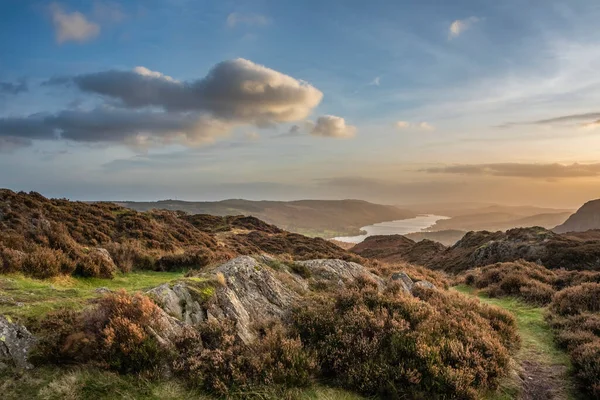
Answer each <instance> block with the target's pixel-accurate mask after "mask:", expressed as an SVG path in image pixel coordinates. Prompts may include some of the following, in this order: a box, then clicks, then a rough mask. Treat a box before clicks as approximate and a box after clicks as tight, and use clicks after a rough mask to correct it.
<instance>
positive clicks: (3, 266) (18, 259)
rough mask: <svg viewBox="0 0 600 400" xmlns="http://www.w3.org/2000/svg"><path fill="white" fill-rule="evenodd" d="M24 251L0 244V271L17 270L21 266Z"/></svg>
mask: <svg viewBox="0 0 600 400" xmlns="http://www.w3.org/2000/svg"><path fill="white" fill-rule="evenodd" d="M24 258H25V253H23V252H22V251H19V250H14V249H10V248H7V247H1V246H0V272H1V273H3V274H7V273H11V272H19V271H21V270H22V268H23V259H24Z"/></svg>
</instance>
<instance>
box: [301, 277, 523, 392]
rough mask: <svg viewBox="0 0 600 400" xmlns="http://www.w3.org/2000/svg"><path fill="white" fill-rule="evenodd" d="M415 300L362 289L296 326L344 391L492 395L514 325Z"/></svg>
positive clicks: (324, 301)
mask: <svg viewBox="0 0 600 400" xmlns="http://www.w3.org/2000/svg"><path fill="white" fill-rule="evenodd" d="M417 295H418V296H420V297H422V298H423V300H421V299H419V298H415V297H412V296H409V295H406V294H403V293H398V294H396V295H393V294H392V293H385V294H383V293H380V292H379V291H378V290H377V287H376V285H374V284H371V283H369V282H367V281H360V282H358V283H357V284H356V285H355V286H353V287H350V288H348V289H347V290H344V291H342V292H340V293H338V294H336V295H335V296H334V298H333V299H329V298H327V297H323V298H320V299H315V300H311V301H310V302H307V303H305V304H303V305H302V306H300V307H299V308H298V309H296V311H295V312H294V314H293V316H292V319H293V323H294V327H295V329H296V330H297V332H298V333H299V335H300V337H301V339H302V341H303V343H304V344H305V346H308V347H309V348H310V349H313V350H314V351H315V352H316V354H317V359H318V362H319V366H320V368H321V371H322V374H323V375H324V377H325V378H328V379H331V380H333V381H334V382H335V383H337V384H339V385H341V386H343V387H345V388H349V389H354V390H357V391H359V392H362V393H366V394H379V395H381V396H382V397H384V398H399V397H403V396H407V397H418V396H420V395H426V394H427V395H430V396H434V397H435V396H446V397H455V398H456V397H458V398H477V397H478V395H479V394H480V392H481V391H482V390H485V389H488V388H492V387H494V386H495V385H496V384H497V379H498V378H499V377H500V376H501V375H502V374H504V372H505V370H506V367H507V365H508V362H509V359H510V357H509V352H508V349H507V348H506V347H505V346H504V345H503V343H506V344H508V343H511V341H512V343H514V338H516V327H515V321H514V319H512V318H511V317H510V316H509V315H508V314H506V313H502V312H499V311H498V310H495V309H494V310H492V309H489V308H488V307H485V306H482V305H481V304H479V303H478V302H473V301H470V300H467V299H464V298H463V297H461V295H459V294H456V295H452V294H449V293H445V292H441V291H436V290H430V289H418V290H417ZM457 299H460V300H459V301H458V302H457V301H456V300H457ZM486 314H494V315H495V317H496V321H494V322H492V321H490V320H488V319H487V318H486V317H485V316H484V315H486ZM503 323H504V324H506V326H505V327H503V328H500V325H502V324H503ZM493 324H497V325H498V326H497V327H496V328H495V327H494V326H492V325H493Z"/></svg>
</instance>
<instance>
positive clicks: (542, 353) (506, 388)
mask: <svg viewBox="0 0 600 400" xmlns="http://www.w3.org/2000/svg"><path fill="white" fill-rule="evenodd" d="M455 289H456V290H458V291H460V292H462V293H464V294H468V295H471V296H476V297H477V298H479V300H480V301H482V302H484V303H487V304H491V305H495V306H499V307H501V308H504V309H505V310H507V311H509V312H510V313H512V314H513V315H514V316H515V318H516V320H517V327H518V329H519V335H520V336H521V340H522V343H521V348H520V350H519V351H518V352H517V354H515V356H514V358H515V361H516V363H517V365H516V366H515V367H516V368H515V369H516V373H513V374H512V375H510V376H509V377H508V378H506V380H505V381H504V382H502V383H501V385H500V388H499V390H498V392H496V393H494V394H492V395H490V396H489V397H488V399H489V400H504V399H521V400H572V399H577V398H578V397H576V395H575V389H574V384H573V381H572V378H571V376H570V375H569V368H570V361H569V358H568V355H567V354H566V353H565V352H564V351H562V350H561V349H559V348H558V347H557V346H556V345H555V343H554V338H553V333H552V330H551V329H550V327H549V326H548V324H547V323H546V321H545V320H544V314H545V311H546V309H545V308H542V307H536V306H531V305H528V304H525V303H523V302H521V301H519V300H517V299H513V298H500V299H498V298H488V297H486V296H485V295H483V294H480V293H477V292H476V291H475V290H474V289H472V288H469V287H466V286H457V287H455Z"/></svg>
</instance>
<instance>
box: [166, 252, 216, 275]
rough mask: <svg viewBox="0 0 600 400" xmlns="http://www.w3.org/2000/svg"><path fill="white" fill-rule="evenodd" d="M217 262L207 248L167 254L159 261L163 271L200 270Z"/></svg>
mask: <svg viewBox="0 0 600 400" xmlns="http://www.w3.org/2000/svg"><path fill="white" fill-rule="evenodd" d="M213 261H215V256H214V253H213V252H212V251H211V250H210V249H208V248H206V247H198V248H194V249H188V250H186V251H185V252H183V253H175V254H167V255H165V256H162V257H161V258H160V259H159V260H158V268H159V269H160V270H161V271H177V270H183V269H200V268H202V267H205V266H207V265H209V264H210V263H211V262H213Z"/></svg>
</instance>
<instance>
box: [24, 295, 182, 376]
mask: <svg viewBox="0 0 600 400" xmlns="http://www.w3.org/2000/svg"><path fill="white" fill-rule="evenodd" d="M160 315H161V311H160V309H159V308H158V306H157V305H156V304H154V303H153V302H152V300H150V298H148V297H147V296H144V295H142V294H140V293H137V294H134V295H129V294H127V293H126V292H125V291H120V292H117V293H110V294H108V295H106V296H104V297H103V298H101V299H100V300H99V302H98V304H97V305H96V307H94V308H92V309H87V310H85V311H83V312H82V313H74V312H69V311H61V312H58V313H51V314H49V315H48V316H46V318H44V319H43V320H42V322H41V323H40V325H39V327H37V328H36V329H35V331H36V333H37V334H38V337H40V341H39V343H38V345H37V349H36V352H35V354H36V358H37V359H38V360H40V361H43V362H47V363H93V364H96V365H97V366H100V367H105V368H110V369H114V370H117V371H119V372H123V373H125V372H141V371H148V370H153V369H155V368H157V367H158V366H159V365H162V364H164V363H165V362H167V363H168V361H169V359H170V357H171V356H170V354H169V352H168V351H167V349H166V348H165V347H164V346H161V345H160V344H159V343H158V342H157V340H156V338H155V336H154V332H156V333H160V332H161V331H162V330H163V329H164V328H165V327H164V326H163V325H162V323H161V321H162V320H161V318H160Z"/></svg>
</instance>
